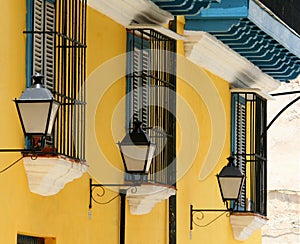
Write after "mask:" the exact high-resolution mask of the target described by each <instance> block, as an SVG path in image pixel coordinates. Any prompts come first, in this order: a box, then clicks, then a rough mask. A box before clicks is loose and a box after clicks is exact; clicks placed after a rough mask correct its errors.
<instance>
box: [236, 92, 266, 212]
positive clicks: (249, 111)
mask: <svg viewBox="0 0 300 244" xmlns="http://www.w3.org/2000/svg"><path fill="white" fill-rule="evenodd" d="M266 119H267V101H266V99H264V98H262V97H261V96H259V95H257V94H256V93H251V92H238V93H236V92H234V93H232V140H231V143H232V144H231V149H232V155H233V156H235V158H236V164H237V166H238V167H239V169H240V170H241V171H242V173H243V174H244V175H245V176H246V180H245V182H244V185H243V187H242V190H241V196H240V198H239V202H238V206H237V208H236V211H250V212H254V213H259V214H261V215H266V214H267V205H266V204H267V137H266V133H265V131H266V126H267V121H266Z"/></svg>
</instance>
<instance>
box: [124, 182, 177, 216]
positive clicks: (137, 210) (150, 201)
mask: <svg viewBox="0 0 300 244" xmlns="http://www.w3.org/2000/svg"><path fill="white" fill-rule="evenodd" d="M175 194H176V189H175V188H174V187H172V186H167V185H160V184H154V183H153V184H151V183H144V184H142V185H141V186H137V187H136V188H132V190H128V191H127V195H126V197H127V199H128V204H129V208H130V213H131V214H133V215H142V214H147V213H149V212H151V210H152V208H153V207H154V206H155V205H156V204H157V203H159V202H161V201H163V200H165V199H168V198H169V197H170V196H172V195H175Z"/></svg>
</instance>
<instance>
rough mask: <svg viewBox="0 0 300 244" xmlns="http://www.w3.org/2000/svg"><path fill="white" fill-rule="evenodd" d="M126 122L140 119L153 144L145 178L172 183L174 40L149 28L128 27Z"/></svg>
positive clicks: (174, 126) (173, 176)
mask: <svg viewBox="0 0 300 244" xmlns="http://www.w3.org/2000/svg"><path fill="white" fill-rule="evenodd" d="M127 31H128V45H127V47H128V48H127V49H128V51H130V52H129V53H128V61H127V67H128V72H127V92H128V124H129V128H131V127H132V122H133V121H136V120H140V121H142V122H143V126H144V128H145V129H147V132H148V133H149V135H150V137H151V140H152V141H153V142H154V143H155V144H156V147H157V149H156V157H155V158H154V159H153V162H152V166H151V168H150V173H149V175H148V180H149V181H153V182H157V183H163V184H169V185H170V184H173V183H175V181H176V179H175V177H176V174H175V172H176V166H175V161H174V160H175V132H176V131H175V129H176V125H175V107H176V98H175V92H176V75H175V74H176V41H175V40H173V39H171V38H169V37H167V36H165V35H162V34H161V33H159V32H157V31H155V30H153V29H128V30H127Z"/></svg>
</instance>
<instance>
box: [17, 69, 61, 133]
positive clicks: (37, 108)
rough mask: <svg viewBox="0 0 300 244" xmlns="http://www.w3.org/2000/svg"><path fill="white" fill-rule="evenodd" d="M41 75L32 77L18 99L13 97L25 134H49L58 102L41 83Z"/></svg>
mask: <svg viewBox="0 0 300 244" xmlns="http://www.w3.org/2000/svg"><path fill="white" fill-rule="evenodd" d="M43 78H44V77H43V75H41V74H36V75H34V76H33V77H32V80H33V84H32V86H31V87H29V88H27V89H26V90H25V91H24V92H23V94H22V95H21V96H20V98H19V99H15V100H14V101H15V103H16V107H17V110H18V115H19V119H20V121H21V125H22V129H23V132H24V134H25V136H34V137H42V136H48V135H51V132H52V128H53V125H54V122H55V118H56V114H57V111H58V108H59V106H60V103H59V102H58V101H56V100H55V99H54V97H53V95H52V93H51V91H49V90H48V89H47V88H45V87H44V85H43V84H42V79H43Z"/></svg>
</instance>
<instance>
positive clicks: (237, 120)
mask: <svg viewBox="0 0 300 244" xmlns="http://www.w3.org/2000/svg"><path fill="white" fill-rule="evenodd" d="M246 121H247V114H246V104H245V101H244V99H243V97H241V96H239V95H238V94H234V95H233V114H232V122H233V123H232V125H233V135H232V136H233V138H232V140H233V143H232V146H233V148H232V151H233V155H235V157H236V163H237V166H238V167H239V169H240V170H241V172H242V173H243V174H244V175H246V139H247V138H246V133H247V132H246ZM239 207H240V208H242V209H241V210H245V207H246V184H244V185H243V187H242V189H241V195H240V199H239Z"/></svg>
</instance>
